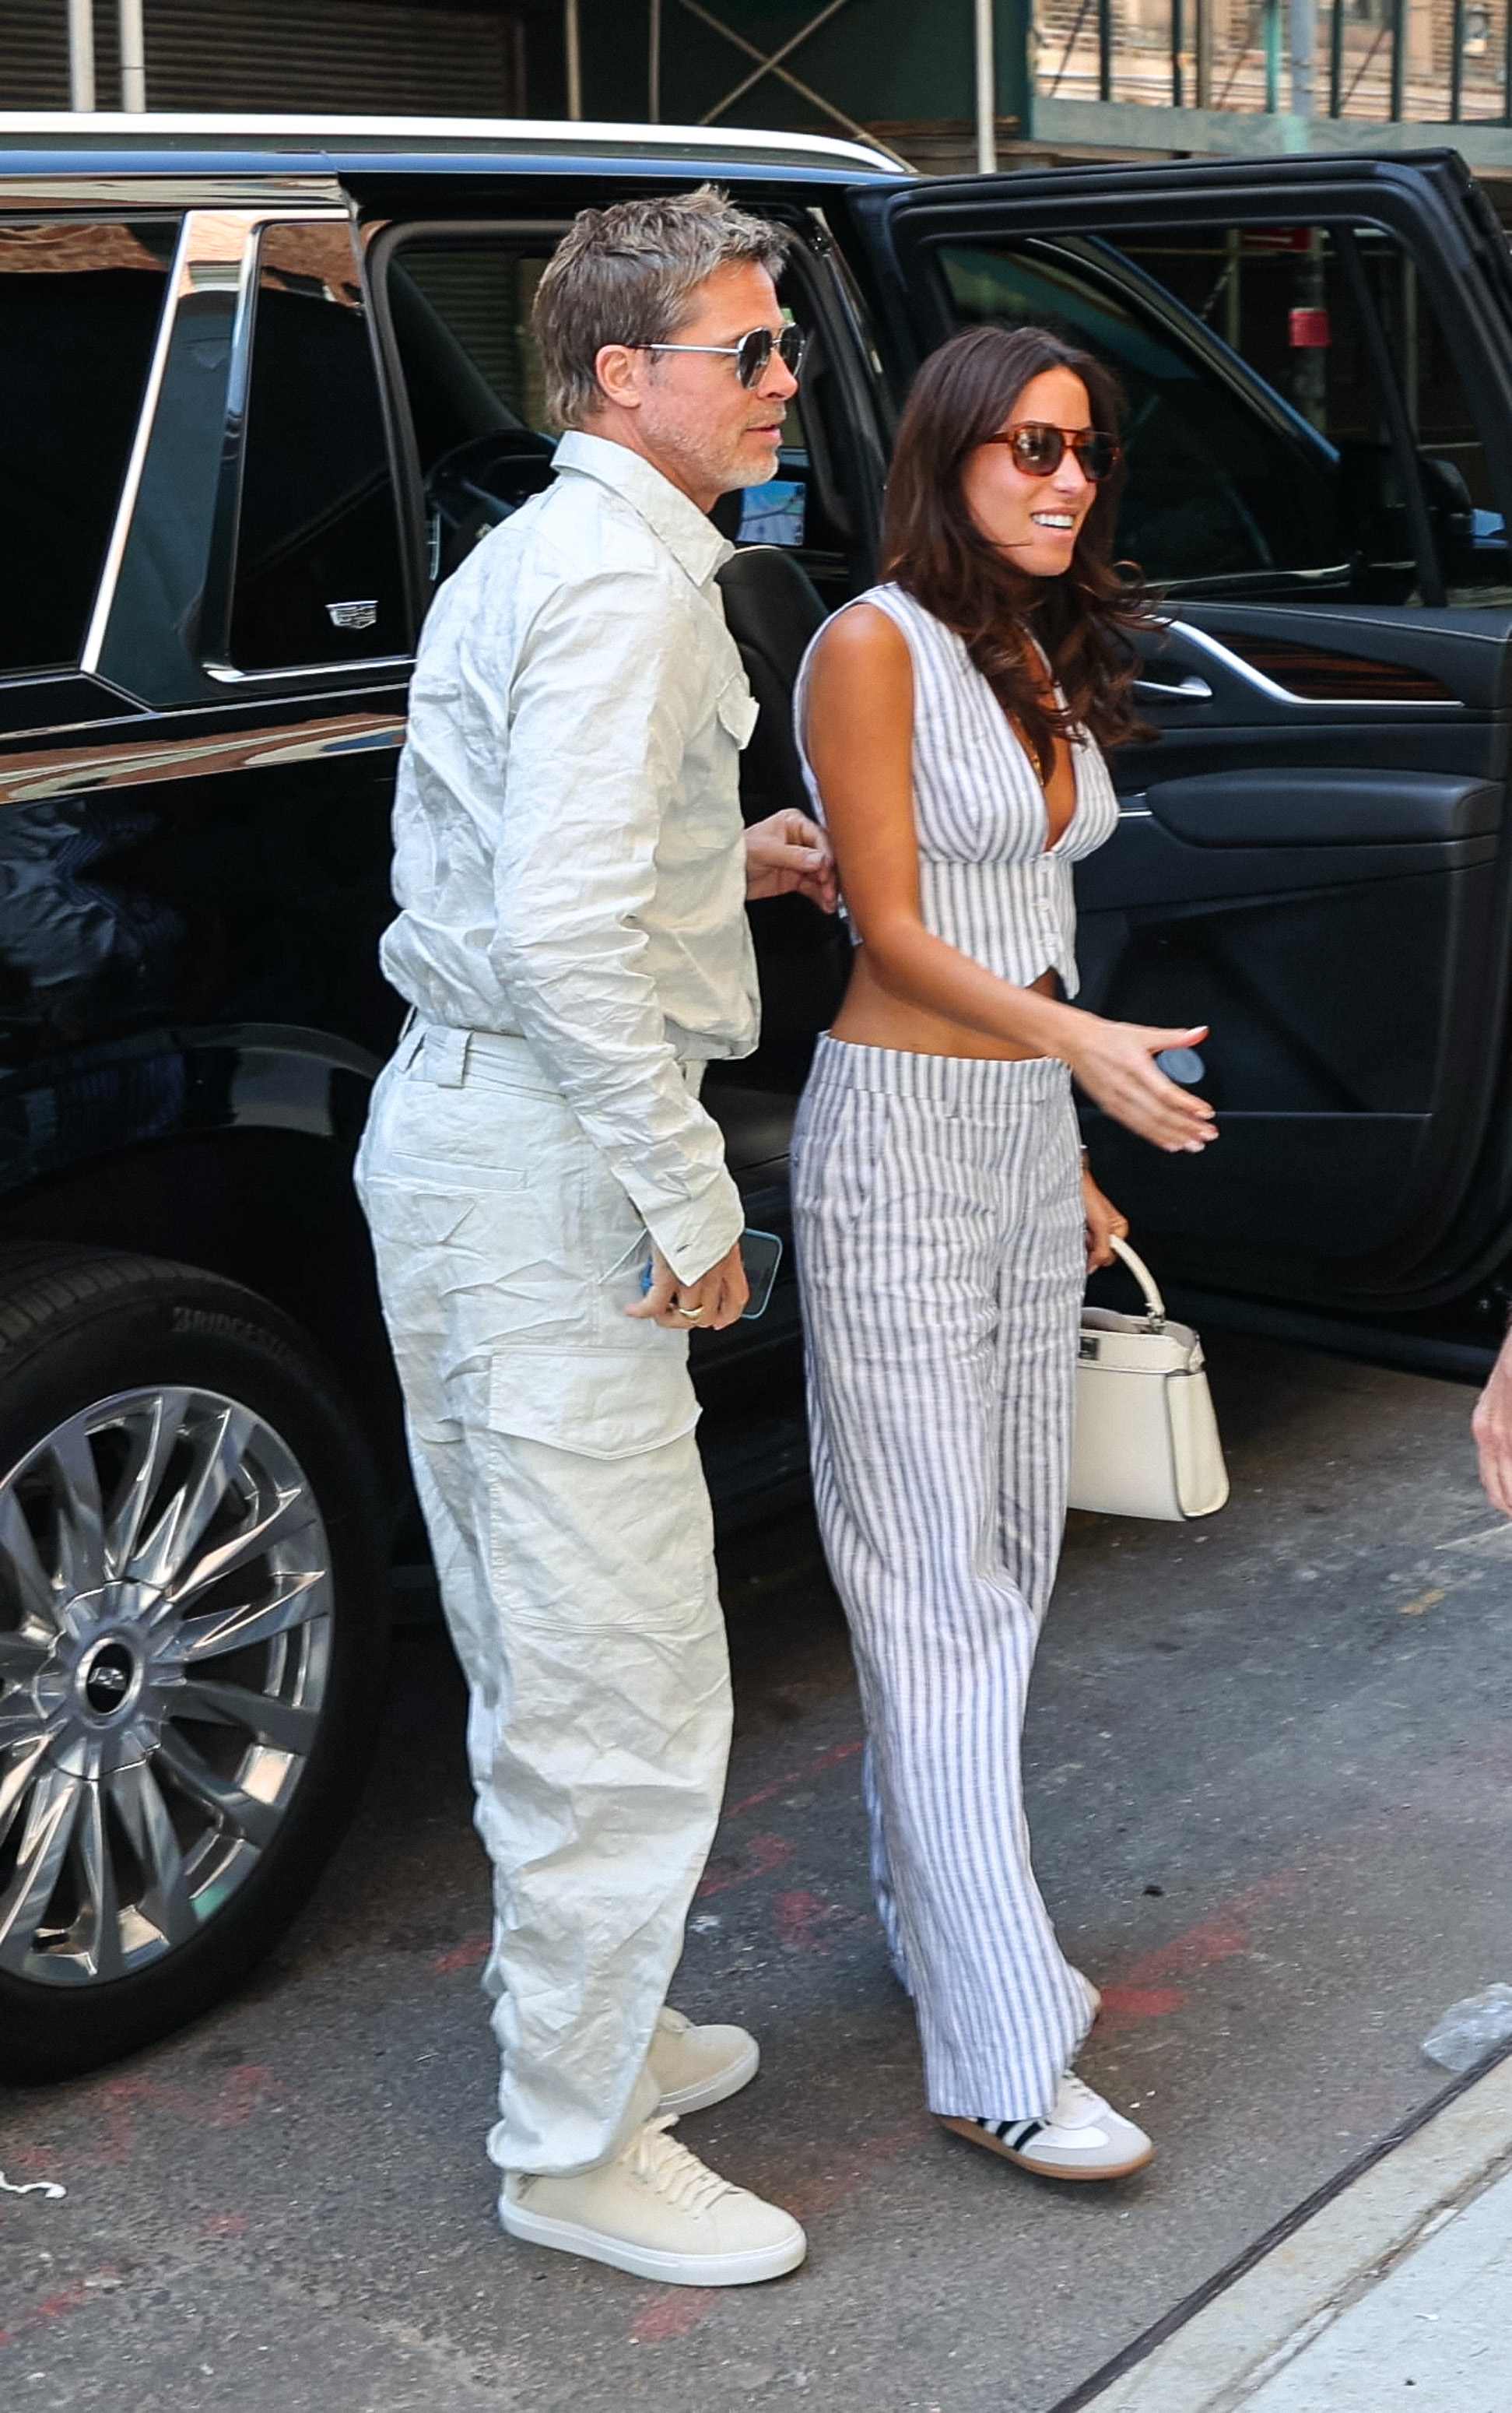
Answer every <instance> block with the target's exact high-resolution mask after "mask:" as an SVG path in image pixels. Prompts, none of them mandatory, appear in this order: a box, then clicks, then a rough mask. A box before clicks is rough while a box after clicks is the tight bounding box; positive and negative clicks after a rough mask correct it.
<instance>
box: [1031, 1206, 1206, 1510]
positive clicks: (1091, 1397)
mask: <svg viewBox="0 0 1512 2413" xmlns="http://www.w3.org/2000/svg"><path fill="white" fill-rule="evenodd" d="M1112 1246H1113V1248H1114V1249H1115V1250H1116V1251H1117V1253H1118V1255H1119V1256H1120V1257H1121V1258H1122V1259H1123V1263H1124V1265H1126V1266H1128V1269H1129V1271H1130V1273H1131V1274H1132V1275H1133V1276H1134V1278H1135V1281H1137V1282H1138V1285H1139V1287H1140V1289H1141V1290H1142V1291H1143V1293H1144V1295H1145V1312H1144V1314H1143V1315H1115V1314H1113V1313H1112V1312H1111V1311H1110V1310H1108V1309H1107V1308H1103V1307H1084V1308H1083V1309H1082V1310H1081V1357H1080V1362H1079V1366H1078V1368H1077V1415H1076V1439H1075V1443H1074V1444H1073V1447H1072V1452H1071V1488H1070V1491H1069V1494H1068V1499H1069V1504H1070V1505H1071V1506H1072V1507H1073V1508H1094V1509H1096V1510H1097V1511H1098V1512H1099V1513H1100V1514H1101V1515H1102V1516H1105V1517H1165V1518H1167V1519H1168V1520H1170V1521H1172V1522H1180V1521H1181V1520H1182V1519H1183V1518H1185V1517H1211V1515H1212V1513H1213V1511H1214V1509H1217V1508H1221V1507H1222V1506H1223V1504H1224V1502H1225V1501H1226V1499H1227V1497H1228V1470H1227V1468H1226V1466H1225V1464H1224V1452H1223V1444H1222V1443H1221V1442H1220V1440H1219V1438H1218V1420H1217V1418H1216V1416H1215V1415H1214V1414H1213V1412H1212V1400H1211V1397H1210V1395H1209V1391H1208V1378H1207V1375H1206V1374H1205V1373H1204V1371H1203V1368H1202V1343H1201V1341H1200V1340H1198V1339H1197V1336H1196V1333H1195V1332H1194V1331H1193V1329H1192V1327H1191V1325H1189V1324H1175V1323H1172V1322H1171V1321H1170V1319H1169V1318H1168V1317H1167V1313H1166V1302H1165V1300H1164V1299H1163V1298H1162V1297H1161V1295H1160V1293H1159V1291H1158V1290H1157V1289H1156V1287H1155V1282H1154V1278H1153V1276H1152V1273H1151V1271H1150V1268H1149V1267H1148V1266H1146V1265H1145V1263H1144V1261H1143V1260H1142V1258H1140V1257H1138V1256H1136V1254H1135V1252H1134V1251H1133V1250H1132V1249H1131V1248H1130V1247H1129V1245H1128V1243H1127V1242H1126V1241H1124V1240H1114V1241H1113V1243H1112Z"/></svg>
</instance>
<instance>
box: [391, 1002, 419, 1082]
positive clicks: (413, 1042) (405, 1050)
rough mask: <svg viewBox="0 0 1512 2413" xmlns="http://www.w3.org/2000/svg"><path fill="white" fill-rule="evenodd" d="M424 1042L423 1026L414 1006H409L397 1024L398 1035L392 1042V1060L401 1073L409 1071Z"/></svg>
mask: <svg viewBox="0 0 1512 2413" xmlns="http://www.w3.org/2000/svg"><path fill="white" fill-rule="evenodd" d="M424 1044H425V1029H424V1026H423V1024H422V1023H421V1021H420V1017H419V1015H418V1013H417V1012H416V1010H415V1008H414V1006H411V1007H410V1009H409V1012H408V1013H407V1014H405V1016H404V1021H403V1022H402V1023H401V1024H400V1026H399V1037H398V1038H397V1039H396V1040H395V1042H394V1062H395V1063H396V1064H397V1065H398V1067H399V1070H400V1071H401V1072H402V1073H407V1072H408V1071H409V1068H410V1066H411V1065H412V1064H413V1063H414V1061H415V1058H416V1057H417V1056H418V1054H419V1052H420V1049H421V1048H422V1047H423V1046H424Z"/></svg>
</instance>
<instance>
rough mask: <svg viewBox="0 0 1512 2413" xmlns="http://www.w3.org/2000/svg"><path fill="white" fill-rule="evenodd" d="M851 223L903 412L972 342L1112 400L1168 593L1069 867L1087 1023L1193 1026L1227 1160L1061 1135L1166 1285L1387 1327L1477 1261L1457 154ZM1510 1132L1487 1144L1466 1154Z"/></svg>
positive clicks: (1478, 1069) (1470, 629) (858, 211)
mask: <svg viewBox="0 0 1512 2413" xmlns="http://www.w3.org/2000/svg"><path fill="white" fill-rule="evenodd" d="M849 211H850V216H849V222H848V229H849V230H848V232H847V234H846V236H845V238H844V240H845V247H846V248H847V250H848V251H849V252H850V254H851V257H852V259H853V262H854V264H855V266H856V268H857V271H858V274H859V275H861V276H862V277H863V278H864V279H865V280H866V282H867V284H868V286H869V288H870V291H871V295H872V299H873V304H874V307H875V309H876V312H877V318H878V322H879V327H880V330H881V332H882V334H883V338H884V340H885V342H886V344H887V345H888V348H889V350H890V355H891V358H890V366H891V369H892V372H893V374H894V377H895V378H896V380H897V382H898V385H899V388H900V391H901V390H902V388H903V386H904V385H905V384H906V381H907V378H908V376H909V375H910V374H911V371H912V368H913V366H914V365H915V364H916V363H917V360H918V359H919V358H920V357H921V356H922V355H923V354H924V353H925V352H926V351H928V350H930V349H932V348H933V347H934V346H936V345H937V344H939V343H941V342H942V341H944V340H945V339H946V337H947V336H948V335H949V334H950V333H953V332H954V331H955V330H956V329H958V328H960V327H962V326H965V325H969V324H974V323H977V322H982V321H997V322H1000V323H1002V324H1005V325H1020V324H1023V325H1044V326H1049V327H1050V328H1052V329H1053V330H1054V331H1055V332H1057V333H1061V334H1063V335H1064V336H1065V337H1066V338H1067V340H1069V341H1071V342H1073V343H1075V344H1077V345H1079V346H1080V347H1082V348H1086V349H1087V350H1090V351H1092V352H1094V353H1095V354H1096V355H1097V356H1098V357H1099V358H1101V359H1102V360H1104V361H1106V362H1108V363H1109V364H1110V365H1111V366H1112V367H1113V369H1114V370H1115V371H1116V372H1117V374H1118V376H1119V378H1120V380H1121V382H1122V385H1123V391H1124V393H1125V396H1126V398H1127V413H1126V419H1125V425H1124V430H1123V436H1124V443H1125V449H1126V454H1127V478H1126V484H1125V487H1124V491H1123V497H1122V501H1121V515H1120V526H1119V543H1118V551H1119V553H1120V554H1121V555H1126V556H1128V557H1129V558H1130V559H1132V560H1134V561H1136V562H1137V563H1138V565H1139V567H1140V569H1141V570H1142V571H1143V572H1144V574H1145V576H1146V578H1147V579H1149V580H1150V581H1151V583H1152V585H1154V586H1155V588H1156V589H1157V591H1158V592H1159V594H1160V596H1161V598H1162V602H1161V614H1162V618H1163V620H1164V623H1165V627H1164V630H1163V632H1162V633H1160V634H1159V635H1157V636H1155V637H1152V638H1151V639H1150V640H1148V641H1147V642H1146V643H1145V644H1144V647H1143V651H1144V653H1145V657H1146V659H1145V660H1144V662H1143V664H1142V667H1141V677H1140V685H1139V689H1138V694H1139V701H1140V703H1141V705H1142V707H1143V717H1144V718H1145V719H1146V720H1147V721H1148V723H1149V724H1150V726H1151V729H1152V733H1153V734H1152V738H1151V740H1150V741H1149V742H1146V743H1143V744H1137V745H1132V746H1130V747H1128V748H1125V749H1124V750H1123V751H1122V752H1121V753H1120V754H1119V755H1118V756H1117V757H1116V758H1115V760H1114V765H1113V768H1114V774H1115V778H1116V780H1117V783H1118V786H1119V789H1120V792H1121V797H1122V801H1123V817H1122V820H1121V823H1120V827H1119V830H1118V833H1117V835H1116V836H1115V837H1114V838H1113V839H1112V841H1111V842H1110V844H1109V845H1108V847H1106V848H1105V849H1104V850H1103V851H1102V852H1101V853H1099V854H1098V855H1096V856H1094V857H1093V858H1092V859H1091V861H1090V862H1088V863H1086V864H1084V865H1082V866H1080V868H1079V896H1080V906H1081V914H1082V921H1081V938H1080V955H1081V965H1082V975H1083V991H1082V1002H1084V1003H1086V1004H1088V1005H1090V1006H1092V1007H1094V1009H1096V1010H1097V1011H1098V1012H1100V1013H1104V1014H1112V1015H1115V1016H1118V1017H1119V1018H1121V1019H1124V1020H1129V1021H1135V1022H1141V1023H1157V1024H1164V1025H1172V1024H1194V1023H1200V1022H1207V1023H1209V1024H1211V1040H1210V1041H1209V1042H1208V1043H1206V1044H1204V1046H1203V1048H1202V1050H1201V1058H1202V1061H1201V1065H1200V1070H1199V1069H1198V1067H1197V1066H1196V1065H1186V1066H1175V1067H1173V1068H1172V1069H1173V1070H1175V1071H1177V1072H1178V1073H1181V1072H1185V1073H1187V1074H1188V1075H1189V1076H1190V1077H1191V1078H1192V1079H1193V1080H1194V1082H1195V1083H1196V1084H1197V1085H1198V1086H1200V1088H1201V1090H1202V1093H1203V1094H1204V1095H1205V1096H1206V1097H1208V1098H1209V1099H1211V1102H1212V1103H1213V1104H1214V1106H1215V1107H1216V1108H1217V1110H1218V1115H1219V1121H1220V1126H1221V1132H1222V1137H1221V1140H1220V1142H1219V1144H1218V1146H1216V1147H1212V1148H1211V1149H1209V1150H1208V1151H1207V1152H1206V1153H1205V1154H1204V1155H1202V1156H1200V1157H1185V1156H1182V1157H1177V1158H1170V1157H1166V1156H1163V1155H1161V1154H1159V1153H1158V1152H1157V1151H1155V1150H1154V1149H1152V1148H1151V1147H1147V1146H1145V1145H1144V1144H1143V1143H1142V1142H1140V1141H1138V1140H1137V1139H1135V1138H1134V1137H1133V1136H1132V1135H1131V1134H1130V1133H1128V1132H1124V1131H1123V1130H1122V1129H1121V1128H1120V1127H1119V1126H1117V1125H1114V1124H1111V1123H1108V1121H1106V1120H1105V1118H1102V1117H1101V1116H1099V1115H1096V1114H1091V1113H1089V1114H1088V1116H1087V1117H1086V1122H1087V1137H1088V1139H1089V1141H1090V1142H1091V1145H1092V1147H1093V1152H1094V1162H1095V1164H1096V1168H1097V1172H1098V1177H1099V1178H1100V1179H1101V1180H1102V1181H1103V1183H1104V1185H1105V1186H1106V1188H1107V1189H1108V1192H1110V1194H1111V1195H1112V1196H1113V1197H1114V1198H1115V1199H1116V1200H1117V1201H1118V1203H1119V1205H1120V1206H1121V1207H1123V1210H1124V1211H1125V1213H1127V1214H1128V1216H1129V1217H1130V1219H1131V1221H1132V1222H1133V1224H1134V1228H1135V1233H1136V1236H1137V1238H1138V1241H1139V1244H1140V1245H1141V1247H1142V1246H1144V1245H1145V1244H1146V1243H1147V1242H1149V1243H1152V1244H1154V1245H1155V1246H1156V1253H1157V1256H1158V1259H1159V1262H1160V1264H1161V1266H1162V1269H1163V1270H1164V1271H1167V1272H1168V1274H1169V1275H1170V1276H1172V1277H1174V1278H1176V1279H1178V1280H1183V1281H1185V1282H1186V1283H1187V1284H1188V1286H1192V1285H1201V1286H1204V1287H1207V1286H1211V1287H1216V1288H1221V1289H1224V1290H1226V1291H1241V1292H1245V1293H1248V1294H1250V1295H1269V1296H1270V1297H1273V1298H1281V1299H1287V1300H1296V1301H1312V1302H1315V1303H1317V1304H1319V1305H1324V1304H1327V1305H1329V1306H1331V1307H1334V1308H1341V1307H1343V1308H1346V1309H1351V1310H1360V1311H1372V1312H1379V1311H1383V1310H1390V1309H1402V1308H1408V1307H1415V1306H1419V1305H1428V1304H1431V1303H1432V1302H1434V1301H1436V1300H1439V1299H1443V1298H1446V1297H1448V1296H1451V1295H1457V1294H1458V1293H1460V1292H1462V1291H1463V1290H1465V1289H1466V1288H1468V1287H1469V1285H1470V1284H1471V1283H1473V1282H1475V1281H1477V1280H1479V1279H1480V1278H1481V1276H1482V1275H1483V1274H1484V1272H1486V1271H1487V1270H1488V1269H1489V1268H1490V1266H1493V1265H1494V1264H1496V1263H1497V1262H1498V1261H1499V1260H1500V1258H1501V1257H1502V1256H1503V1255H1505V1251H1506V1249H1507V1246H1508V1241H1509V1225H1512V1207H1509V1193H1512V1174H1509V1172H1508V1170H1506V1169H1505V1168H1504V1166H1503V1164H1502V1162H1501V1160H1502V1159H1503V1158H1505V1157H1506V1156H1507V1155H1508V1154H1509V1150H1508V1148H1507V1146H1506V1133H1507V1124H1508V1120H1509V1110H1508V1101H1507V1097H1506V1094H1505V1083H1504V1065H1505V1053H1506V1050H1505V1031H1506V1022H1507V994H1506V992H1507V945H1506V935H1507V927H1508V898H1507V887H1508V881H1507V866H1508V856H1509V852H1512V817H1509V816H1508V814H1507V811H1506V808H1505V777H1506V753H1507V731H1508V718H1509V703H1512V699H1509V694H1508V648H1509V641H1512V565H1509V560H1508V552H1507V542H1506V528H1507V526H1508V525H1512V268H1509V265H1508V257H1507V247H1506V241H1505V236H1504V235H1503V233H1502V231H1501V229H1500V228H1499V227H1498V225H1497V223H1496V220H1495V218H1494V216H1493V215H1492V213H1491V211H1490V205H1489V203H1488V202H1487V201H1486V200H1485V198H1484V196H1483V195H1482V194H1481V193H1480V192H1479V190H1478V188H1477V187H1476V186H1475V185H1474V184H1473V182H1472V180H1471V179H1470V177H1469V174H1468V172H1467V170H1465V169H1464V167H1463V165H1462V163H1461V161H1460V160H1459V159H1458V158H1457V157H1455V156H1454V155H1452V154H1447V153H1444V154H1428V155H1423V156H1421V157H1418V158H1413V159H1401V158H1398V159H1391V160H1386V159H1336V160H1316V159H1306V160H1253V161H1244V162H1238V161H1236V162H1233V163H1223V164H1219V165H1211V166H1210V165H1206V164H1200V165H1195V166H1183V165H1177V166H1163V167H1158V168H1130V167H1120V166H1108V167H1096V168H1089V169H1077V170H1059V171H1054V172H1049V173H1044V174H1039V173H1033V172H1031V173H1023V174H1019V175H1014V176H1011V177H1007V176H999V177H985V178H973V179H972V180H970V181H969V182H966V181H960V182H956V181H949V182H940V183H932V184H928V185H914V186H912V187H908V188H901V187H896V186H878V187H875V188H873V189H870V190H864V191H858V192H856V193H854V194H852V196H851V197H850V202H849ZM1498 1133H1500V1134H1501V1145H1500V1147H1497V1145H1496V1141H1497V1135H1498Z"/></svg>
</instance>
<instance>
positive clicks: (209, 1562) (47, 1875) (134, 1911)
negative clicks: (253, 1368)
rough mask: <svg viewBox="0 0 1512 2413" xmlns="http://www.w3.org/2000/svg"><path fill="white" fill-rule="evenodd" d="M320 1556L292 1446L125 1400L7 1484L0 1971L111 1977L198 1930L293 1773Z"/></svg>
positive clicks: (47, 1444) (52, 1444) (321, 1623)
mask: <svg viewBox="0 0 1512 2413" xmlns="http://www.w3.org/2000/svg"><path fill="white" fill-rule="evenodd" d="M330 1609H331V1600H330V1550H329V1547H328V1544H327V1539H326V1530H325V1525H324V1522H323V1520H322V1518H321V1516H320V1512H319V1509H318V1508H317V1507H316V1501H315V1497H314V1494H313V1492H312V1491H311V1489H310V1486H309V1484H308V1482H307V1480H306V1478H305V1476H304V1474H303V1473H302V1472H301V1468H300V1466H299V1464H298V1462H297V1460H296V1459H295V1458H294V1456H293V1454H292V1452H291V1451H290V1450H289V1449H288V1447H287V1446H286V1443H284V1442H283V1441H281V1440H280V1439H279V1436H278V1434H277V1433H276V1432H275V1431H274V1430H273V1429H272V1426H271V1425H269V1424H265V1423H264V1421H263V1420H262V1418H261V1417H260V1416H257V1415H255V1414H253V1413H252V1411H251V1410H250V1409H249V1408H245V1407H242V1406H240V1405H239V1404H238V1403H237V1401H235V1400H234V1399H224V1398H222V1397H221V1396H220V1394H219V1393H217V1392H214V1391H198V1390H141V1391H122V1392H119V1393H117V1394H116V1395H115V1397H114V1398H112V1399H101V1400H100V1401H99V1402H98V1403H97V1405H95V1406H94V1407H91V1408H86V1409H85V1410H84V1411H83V1413H82V1414H80V1415H76V1416H70V1417H69V1419H68V1420H67V1422H66V1424H61V1425H59V1426H58V1427H57V1429H56V1430H55V1431H52V1432H51V1433H49V1434H48V1436H47V1438H46V1440H45V1441H43V1442H40V1443H38V1444H37V1447H36V1448H35V1449H34V1450H32V1451H31V1452H30V1453H29V1455H28V1456H27V1457H25V1458H22V1460H21V1462H20V1464H19V1465H17V1466H15V1467H13V1468H12V1469H11V1471H10V1473H8V1474H7V1476H6V1477H5V1480H4V1482H3V1483H0V1971H3V1972H4V1973H5V1974H6V1975H7V1976H11V1977H21V1978H25V1979H28V1980H31V1981H33V1982H37V1983H40V1984H43V1985H64V1986H68V1985H72V1986H78V1985H91V1984H100V1983H104V1982H106V1981H108V1980H110V1979H111V1978H119V1977H124V1976H129V1975H130V1974H131V1973H132V1972H133V1971H135V1970H138V1969H140V1968H142V1967H144V1966H145V1965H146V1964H147V1963H148V1962H150V1961H155V1960H157V1959H159V1958H160V1957H161V1955H162V1954H164V1953H165V1952H169V1951H170V1950H172V1949H173V1947H175V1946H177V1945H182V1944H184V1943H187V1942H188V1941H189V1939H190V1938H191V1937H192V1936H193V1935H195V1934H196V1933H197V1932H198V1930H199V1929H200V1927H202V1926H203V1924H204V1922H205V1920H206V1919H208V1918H210V1917H213V1915H214V1913H215V1912H216V1911H218V1910H220V1909H221V1908H222V1907H223V1905H224V1904H225V1902H227V1901H228V1898H229V1897H230V1895H231V1894H233V1893H234V1892H235V1891H236V1889H237V1887H239V1886H240V1885H242V1883H243V1882H244V1880H245V1879H246V1878H247V1877H248V1876H249V1875H250V1874H251V1873H252V1871H253V1869H254V1868H256V1866H257V1861H258V1858H260V1856H261V1854H262V1853H263V1852H264V1851H265V1850H266V1849H267V1846H268V1844H269V1843H271V1842H272V1839H273V1837H274V1835H275V1834H276V1833H277V1831H278V1828H279V1826H280V1824H281V1823H282V1821H283V1819H284V1817H285V1815H286V1813H287V1810H288V1807H289V1803H290V1801H291V1800H292V1799H293V1796H294V1792H295V1789H296V1787H297V1786H298V1784H299V1782H300V1778H301V1775H302V1773H303V1770H304V1768H305V1764H306V1762H307V1759H308V1756H309V1753H310V1750H311V1747H312V1745H313V1743H314V1741H315V1736H316V1725H317V1724H318V1720H319V1716H320V1709H321V1704H322V1701H323V1698H324V1695H325V1690H326V1683H327V1678H328V1672H329V1667H330Z"/></svg>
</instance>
